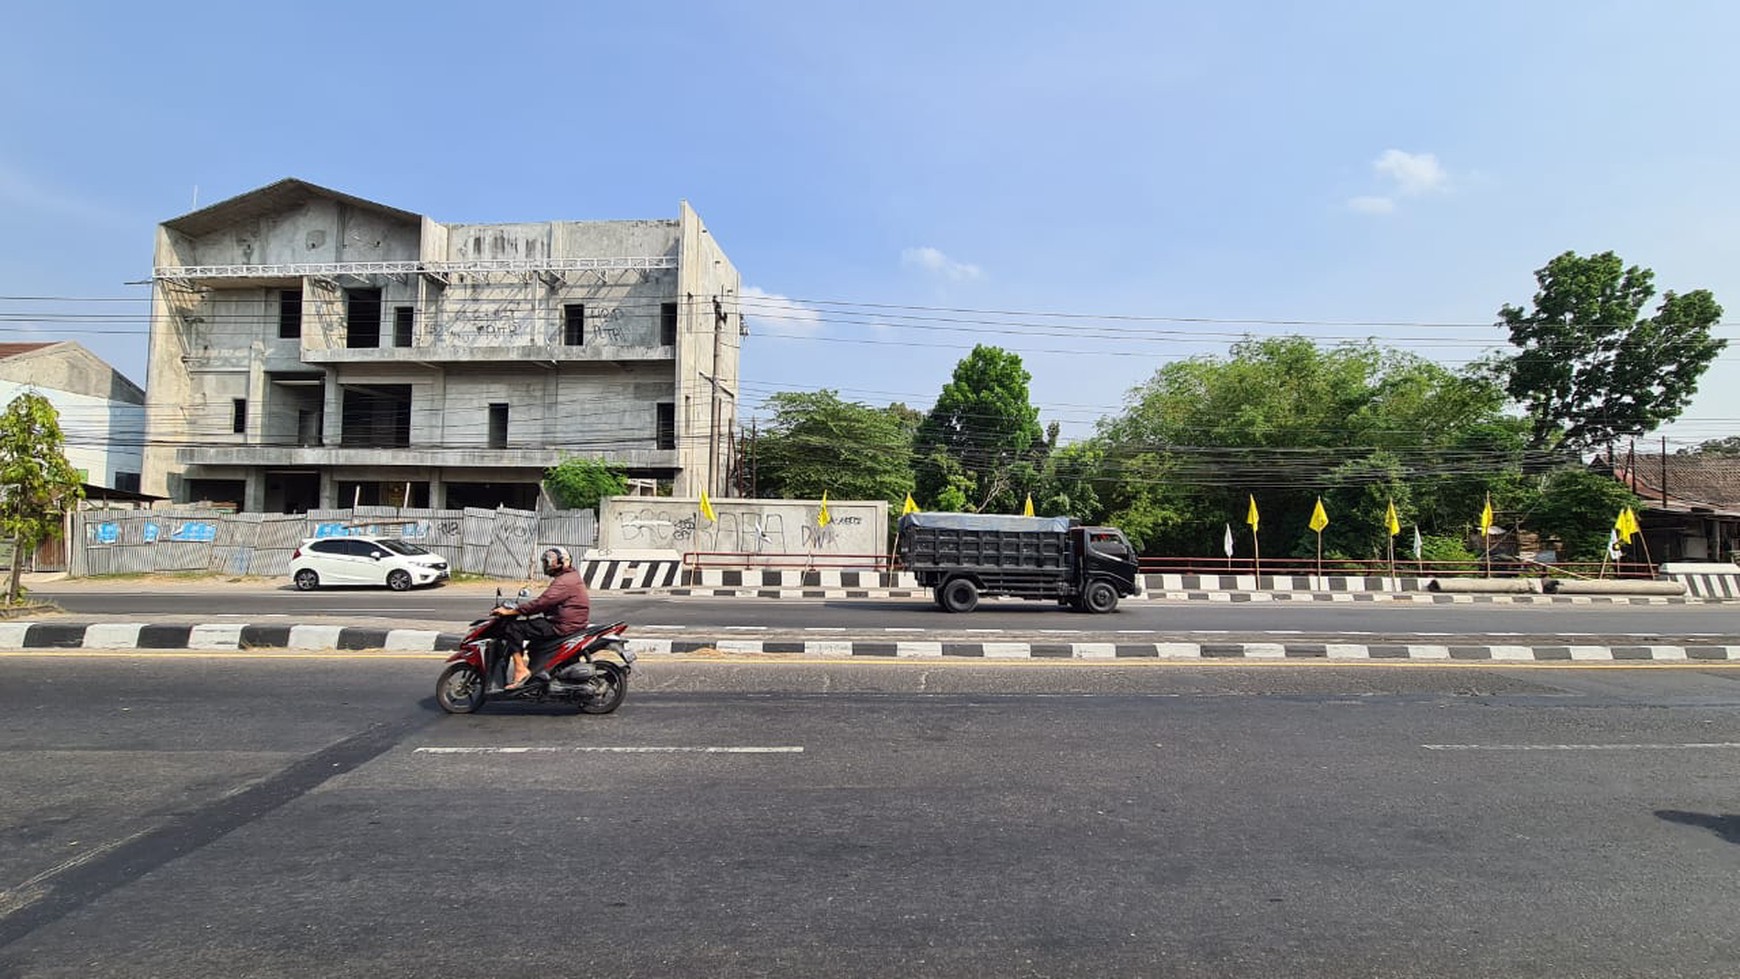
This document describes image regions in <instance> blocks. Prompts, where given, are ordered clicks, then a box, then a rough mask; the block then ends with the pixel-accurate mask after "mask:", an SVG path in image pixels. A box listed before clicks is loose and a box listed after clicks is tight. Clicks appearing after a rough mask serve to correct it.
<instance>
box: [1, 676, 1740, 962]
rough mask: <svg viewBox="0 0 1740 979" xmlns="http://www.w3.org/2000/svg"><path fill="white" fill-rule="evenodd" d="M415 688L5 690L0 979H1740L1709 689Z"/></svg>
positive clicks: (1104, 679)
mask: <svg viewBox="0 0 1740 979" xmlns="http://www.w3.org/2000/svg"><path fill="white" fill-rule="evenodd" d="M643 662H644V661H643ZM437 668H438V661H437V660H436V659H433V658H421V657H401V658H388V657H372V658H371V657H355V656H349V657H342V658H321V657H317V656H306V657H293V656H276V657H239V656H233V655H232V656H216V655H201V656H186V655H183V656H175V655H147V656H106V655H92V654H89V653H81V652H77V651H69V652H67V653H64V654H59V655H34V654H33V655H23V654H4V655H0V785H4V786H6V787H7V791H5V792H0V888H4V895H0V975H3V976H7V977H49V976H55V977H59V976H66V977H72V976H77V977H103V976H144V975H162V976H178V977H196V979H197V977H207V976H212V977H216V976H226V977H227V976H239V975H249V976H261V977H275V976H307V975H321V976H359V977H362V976H366V977H370V979H378V977H383V976H412V975H429V974H442V975H450V976H499V975H509V974H515V975H531V974H546V973H547V974H552V975H575V974H586V975H600V976H675V975H758V976H782V977H783V976H791V977H818V976H821V977H827V976H884V975H886V976H999V977H1001V976H1059V977H1061V976H1108V975H1131V976H1136V975H1141V976H1150V975H1167V976H1264V977H1270V976H1289V977H1337V979H1343V977H1361V976H1374V977H1375V976H1385V977H1426V976H1431V977H1475V976H1479V977H1507V979H1508V977H1522V976H1555V977H1562V976H1583V977H1607V976H1652V977H1672V976H1723V977H1731V976H1733V975H1736V974H1740V939H1737V938H1736V935H1735V932H1734V928H1733V915H1732V910H1731V909H1732V907H1733V906H1734V905H1735V903H1736V902H1737V901H1740V874H1737V873H1736V871H1737V870H1740V850H1737V849H1736V846H1735V844H1736V843H1740V808H1737V805H1736V789H1735V785H1736V779H1737V777H1740V730H1736V724H1737V722H1740V670H1737V669H1725V668H1715V669H1690V668H1663V667H1654V668H1648V669H1635V670H1634V669H1615V668H1611V667H1609V668H1599V669H1582V670H1577V669H1543V668H1527V669H1510V670H1505V669H1492V668H1478V669H1477V668H1461V669H1436V668H1422V667H1381V666H1367V667H1361V668H1339V667H1325V666H1313V667H1291V666H1278V667H1267V668H1254V669H1253V668H1248V667H1203V666H1190V667H1181V666H1158V665H1154V666H1148V665H1144V666H1123V667H1099V666H1085V665H1080V664H1047V665H1042V666H1017V665H1007V666H986V665H982V664H975V665H970V666H969V665H955V664H912V663H876V664H861V663H846V664H841V663H832V664H816V663H795V664H765V663H763V664H752V663H739V662H687V661H670V660H659V661H657V662H653V663H647V664H645V665H644V667H643V669H642V671H641V672H640V674H639V675H638V676H637V680H636V685H635V688H634V690H633V692H632V693H631V694H630V697H629V700H628V702H627V704H625V706H624V707H623V708H622V710H620V711H619V712H618V713H616V714H614V715H610V716H607V717H578V716H573V715H571V714H570V713H569V712H567V711H565V710H538V709H529V708H519V709H513V708H494V709H490V710H489V711H488V712H487V713H484V714H480V715H476V716H471V717H448V716H445V715H442V714H440V713H439V712H438V711H437V710H435V708H434V707H433V705H432V704H431V703H430V701H429V697H428V695H429V691H430V688H431V686H432V681H433V679H434V676H435V673H436V671H437ZM503 748H520V749H530V750H523V751H514V752H506V753H504V752H502V751H500V750H499V749H503ZM617 749H631V750H620V751H619V750H617Z"/></svg>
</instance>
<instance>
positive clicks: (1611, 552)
mask: <svg viewBox="0 0 1740 979" xmlns="http://www.w3.org/2000/svg"><path fill="white" fill-rule="evenodd" d="M1607 556H1608V557H1610V558H1612V559H1613V560H1615V561H1617V560H1619V559H1620V558H1622V557H1624V556H1625V551H1624V549H1623V548H1621V547H1620V546H1619V530H1618V529H1617V528H1615V529H1613V530H1609V531H1608V532H1607Z"/></svg>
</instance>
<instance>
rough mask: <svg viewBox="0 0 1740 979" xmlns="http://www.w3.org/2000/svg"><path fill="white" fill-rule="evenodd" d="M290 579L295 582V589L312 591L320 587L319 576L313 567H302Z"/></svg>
mask: <svg viewBox="0 0 1740 979" xmlns="http://www.w3.org/2000/svg"><path fill="white" fill-rule="evenodd" d="M291 580H292V581H293V582H295V584H296V590H297V591H313V590H314V589H316V588H319V587H320V576H319V575H317V574H315V573H314V569H313V568H303V569H302V570H301V571H298V572H296V577H294V578H292V579H291Z"/></svg>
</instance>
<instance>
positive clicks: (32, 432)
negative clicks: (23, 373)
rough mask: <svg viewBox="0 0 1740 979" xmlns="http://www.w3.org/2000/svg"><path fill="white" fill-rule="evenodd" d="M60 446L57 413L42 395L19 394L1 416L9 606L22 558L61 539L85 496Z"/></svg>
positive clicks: (0, 508)
mask: <svg viewBox="0 0 1740 979" xmlns="http://www.w3.org/2000/svg"><path fill="white" fill-rule="evenodd" d="M65 445H66V439H65V438H64V437H63V436H62V435H61V431H60V414H59V413H58V412H56V411H55V410H54V406H53V405H51V404H49V403H48V399H47V398H44V397H43V396H42V395H39V394H21V395H19V396H18V397H16V398H14V399H12V403H11V404H9V405H7V406H6V411H5V413H4V414H0V531H3V532H4V533H5V534H6V536H7V537H9V538H11V539H12V576H11V578H10V580H9V581H8V582H7V586H6V604H8V605H11V604H13V603H15V602H17V601H18V593H19V589H18V577H19V574H20V572H21V571H22V570H23V568H24V562H25V559H26V556H27V555H29V554H31V553H32V552H34V551H35V550H36V546H37V545H38V544H40V543H42V542H43V541H44V540H48V539H50V538H53V537H57V536H59V535H60V533H61V527H62V520H63V518H64V517H65V515H66V512H67V510H68V509H70V508H71V507H73V506H76V505H77V503H78V501H79V500H80V499H82V498H83V496H84V485H83V482H84V481H83V480H82V479H80V478H79V474H78V471H77V470H75V469H73V467H72V466H71V465H70V464H68V463H67V461H66V456H65V455H64V454H63V451H62V450H63V448H64V446H65Z"/></svg>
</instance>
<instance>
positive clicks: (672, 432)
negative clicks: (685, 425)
mask: <svg viewBox="0 0 1740 979" xmlns="http://www.w3.org/2000/svg"><path fill="white" fill-rule="evenodd" d="M658 411H659V414H658V423H657V426H656V427H655V428H654V430H653V438H654V439H655V440H656V447H657V448H660V449H674V448H676V447H677V403H676V402H674V401H661V402H659V406H658Z"/></svg>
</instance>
